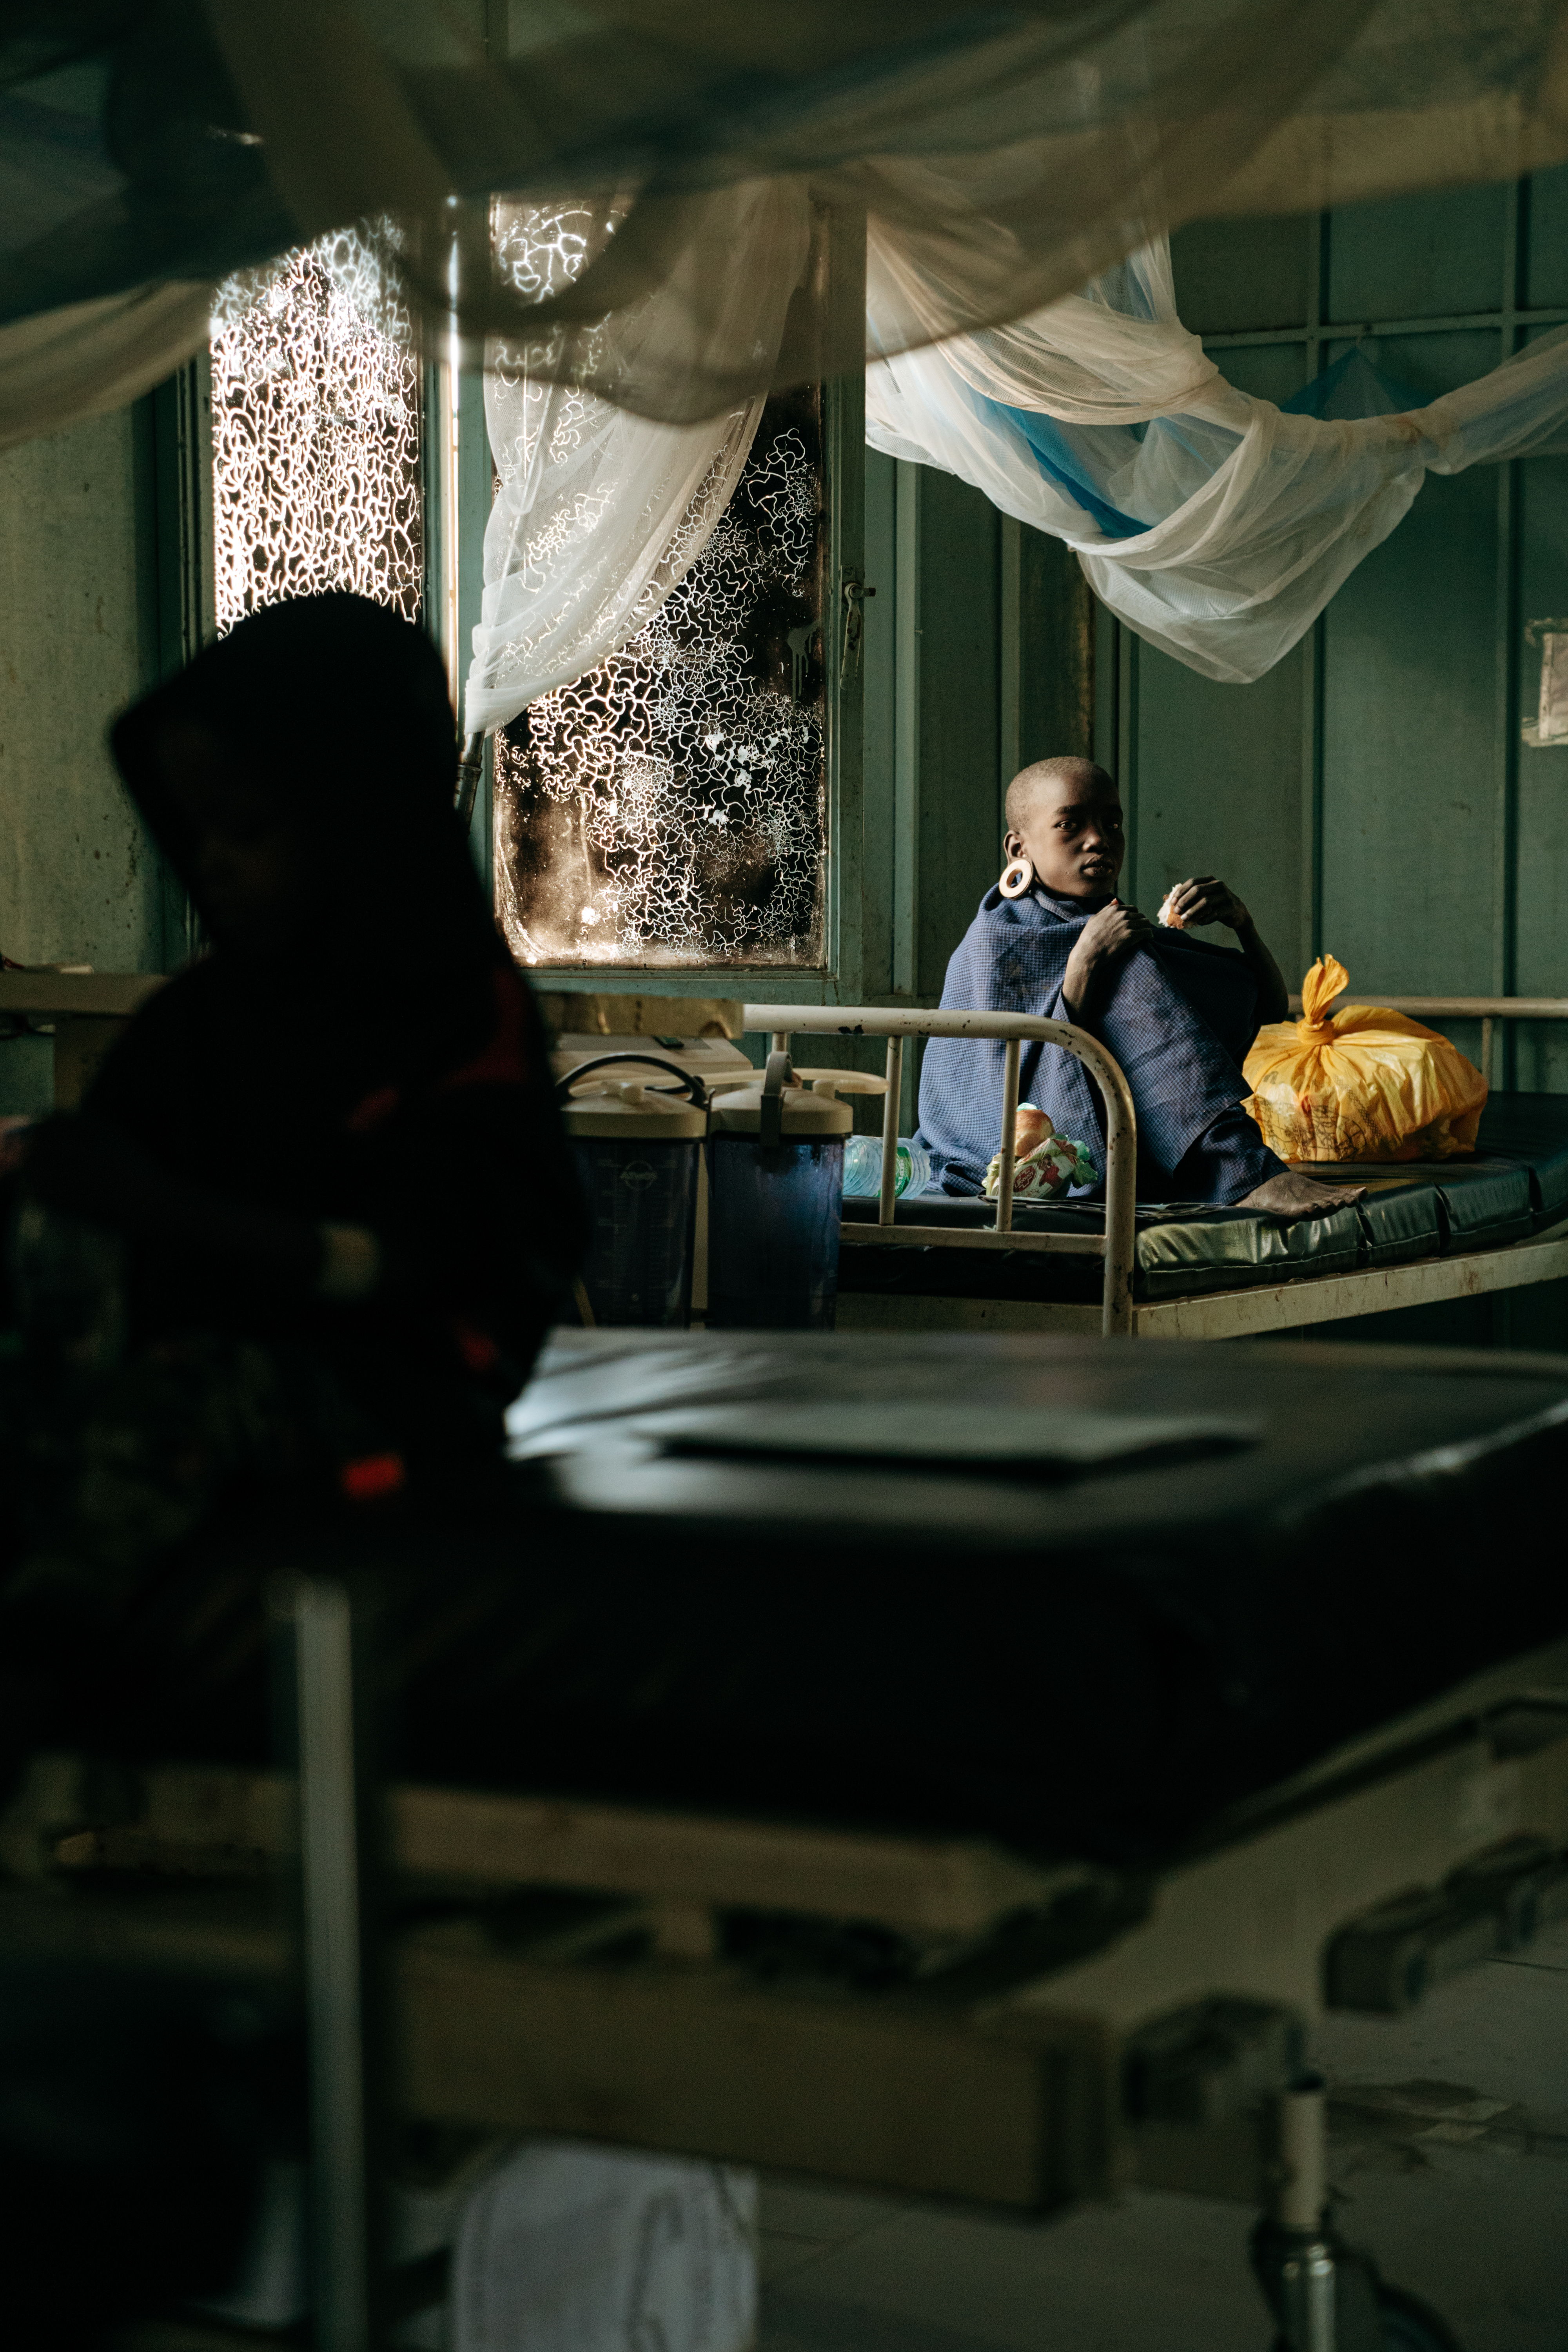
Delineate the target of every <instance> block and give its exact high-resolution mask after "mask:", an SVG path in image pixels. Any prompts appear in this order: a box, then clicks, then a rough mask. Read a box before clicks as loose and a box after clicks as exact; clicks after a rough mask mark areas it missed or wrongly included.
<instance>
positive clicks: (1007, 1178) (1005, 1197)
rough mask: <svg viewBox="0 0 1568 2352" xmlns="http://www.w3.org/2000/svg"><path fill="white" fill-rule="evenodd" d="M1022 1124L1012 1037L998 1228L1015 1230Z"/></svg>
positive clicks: (1006, 1058) (1005, 1073) (1005, 1080)
mask: <svg viewBox="0 0 1568 2352" xmlns="http://www.w3.org/2000/svg"><path fill="white" fill-rule="evenodd" d="M1017 1124H1018V1040H1017V1038H1016V1037H1009V1038H1008V1040H1007V1043H1006V1046H1005V1050H1004V1052H1003V1055H1002V1165H1001V1167H1000V1168H999V1169H998V1170H997V1171H996V1230H997V1232H998V1233H999V1234H1010V1233H1011V1232H1012V1230H1013V1170H1014V1164H1015V1161H1016V1152H1015V1150H1014V1148H1013V1137H1014V1133H1015V1130H1016V1128H1017Z"/></svg>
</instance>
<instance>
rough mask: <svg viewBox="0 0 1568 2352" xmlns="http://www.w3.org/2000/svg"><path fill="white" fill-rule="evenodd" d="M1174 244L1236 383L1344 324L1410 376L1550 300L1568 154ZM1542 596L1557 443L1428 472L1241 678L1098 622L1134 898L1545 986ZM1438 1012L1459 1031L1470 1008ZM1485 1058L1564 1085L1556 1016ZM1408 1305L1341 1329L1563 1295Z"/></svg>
mask: <svg viewBox="0 0 1568 2352" xmlns="http://www.w3.org/2000/svg"><path fill="white" fill-rule="evenodd" d="M1173 257H1174V262H1175V278H1176V294H1177V301H1178V305H1179V307H1180V310H1181V312H1182V316H1183V318H1184V320H1185V322H1186V323H1187V324H1188V325H1189V326H1191V327H1193V328H1194V329H1196V330H1198V331H1200V332H1202V333H1203V334H1204V336H1205V343H1206V345H1207V347H1208V349H1209V350H1210V351H1211V352H1213V354H1214V356H1215V358H1216V360H1217V361H1218V362H1219V364H1220V366H1221V367H1222V368H1223V369H1224V370H1225V372H1226V374H1227V375H1229V376H1230V377H1231V379H1232V380H1233V381H1234V382H1235V383H1238V384H1240V385H1242V386H1243V387H1244V388H1245V389H1247V390H1248V391H1251V392H1256V393H1259V394H1267V395H1268V397H1270V398H1275V399H1279V398H1283V397H1288V396H1289V394H1290V393H1292V392H1293V391H1295V390H1296V389H1297V388H1298V387H1299V386H1300V384H1302V383H1305V382H1306V381H1307V380H1308V379H1309V377H1310V376H1311V375H1313V374H1315V373H1317V372H1318V371H1319V369H1320V368H1321V367H1323V366H1326V365H1327V364H1329V363H1330V362H1331V361H1332V360H1334V359H1335V358H1337V357H1338V356H1339V355H1340V354H1341V352H1343V351H1345V350H1347V349H1349V348H1351V346H1352V342H1353V341H1354V340H1355V339H1356V338H1357V336H1358V335H1360V336H1362V338H1363V349H1364V350H1365V351H1366V352H1367V354H1368V356H1369V357H1371V358H1372V359H1373V361H1374V362H1376V363H1377V364H1378V365H1379V366H1380V367H1382V368H1383V369H1384V371H1385V372H1386V373H1388V374H1389V375H1390V376H1392V377H1394V378H1395V379H1396V380H1397V381H1399V382H1400V383H1405V384H1407V385H1409V386H1410V387H1411V389H1412V391H1413V392H1414V393H1415V394H1418V395H1423V396H1425V397H1426V398H1432V397H1434V396H1436V394H1438V393H1440V392H1443V391H1446V390H1447V389H1448V388H1449V387H1451V386H1453V385H1455V384H1458V383H1466V382H1468V381H1470V380H1472V379H1473V378H1475V377H1477V376H1479V375H1482V374H1484V373H1486V372H1487V371H1488V370H1489V368H1492V367H1495V366H1496V365H1497V363H1498V362H1499V361H1500V359H1501V358H1502V357H1504V356H1505V355H1506V354H1507V353H1508V352H1511V351H1513V350H1516V349H1518V348H1519V347H1520V346H1521V344H1522V343H1524V342H1525V341H1528V340H1529V338H1530V337H1531V334H1533V333H1538V332H1541V331H1544V329H1545V328H1546V327H1548V326H1550V325H1553V324H1556V323H1557V322H1558V321H1560V320H1563V318H1568V310H1565V309H1564V308H1563V305H1564V304H1568V173H1563V172H1556V173H1551V174H1549V175H1545V176H1544V177H1542V179H1540V180H1538V181H1537V182H1535V183H1534V184H1524V185H1522V186H1520V187H1517V188H1514V187H1505V188H1482V189H1476V190H1468V191H1459V192H1453V193H1447V194H1441V195H1435V196H1426V197H1419V198H1415V197H1413V198H1406V199H1404V200H1401V201H1400V202H1397V203H1391V204H1379V205H1363V206H1358V207H1355V208H1353V209H1350V210H1346V211H1344V212H1342V213H1337V214H1333V215H1329V216H1327V217H1323V218H1316V217H1314V218H1310V219H1305V220H1288V221H1260V222H1247V223H1243V224H1239V225H1234V226H1226V225H1205V226H1200V227H1196V228H1193V229H1188V230H1184V231H1183V232H1182V233H1181V234H1180V235H1179V236H1177V237H1176V238H1175V239H1174V240H1173ZM1564 615H1568V457H1541V458H1533V459H1531V460H1530V461H1528V462H1527V463H1524V464H1521V465H1516V466H1510V467H1478V468H1476V469H1475V470H1474V471H1472V472H1470V473H1468V474H1465V475H1460V476H1458V477H1456V478H1452V479H1442V478H1429V479H1428V481H1427V483H1426V486H1425V488H1423V489H1422V491H1421V493H1420V495H1419V497H1418V498H1417V499H1416V500H1415V505H1414V507H1413V508H1412V509H1411V511H1410V513H1409V514H1408V516H1407V517H1406V518H1405V520H1404V521H1403V522H1402V523H1401V524H1400V525H1399V527H1398V528H1397V530H1395V531H1394V533H1393V535H1392V537H1391V538H1389V539H1388V540H1387V541H1385V542H1384V545H1383V546H1382V547H1380V548H1378V549H1376V550H1374V551H1373V553H1372V554H1371V555H1370V556H1369V557H1368V558H1367V559H1366V561H1365V562H1363V564H1362V565H1361V566H1360V568H1359V569H1358V570H1357V571H1356V572H1353V573H1352V576H1351V578H1350V579H1349V580H1348V581H1347V582H1346V583H1345V585H1344V586H1343V587H1342V589H1341V590H1340V592H1339V594H1338V595H1337V596H1336V597H1335V599H1334V601H1333V603H1332V604H1331V605H1330V607H1329V609H1328V611H1327V612H1326V613H1325V614H1324V615H1323V616H1322V618H1321V620H1320V622H1319V623H1318V625H1317V626H1316V627H1315V629H1314V630H1313V631H1312V632H1311V634H1310V636H1309V637H1308V638H1307V639H1306V640H1305V641H1304V642H1303V644H1302V645H1300V646H1299V647H1298V648H1297V649H1296V651H1295V652H1294V653H1293V654H1292V655H1291V656H1289V659H1288V660H1286V661H1285V662H1283V663H1281V664H1280V665H1279V667H1278V668H1276V669H1275V670H1273V671H1271V672H1270V673H1269V675H1268V677H1265V678H1263V679H1261V680H1259V681H1258V684H1256V685H1254V686H1250V687H1229V686H1218V685H1214V684H1211V683H1210V682H1208V681H1207V680H1205V679H1203V678H1200V677H1196V676H1195V675H1194V673H1193V672H1191V671H1189V670H1186V669H1184V667H1182V666H1181V665H1180V664H1179V663H1176V662H1174V661H1173V660H1171V659H1170V658H1169V657H1168V656H1164V655H1162V654H1159V653H1156V652H1154V651H1152V649H1151V648H1150V647H1148V646H1142V645H1139V644H1138V643H1137V642H1136V641H1135V640H1134V639H1132V637H1131V635H1130V633H1128V632H1126V631H1122V630H1120V629H1110V628H1107V629H1106V631H1105V632H1104V636H1105V639H1106V641H1107V643H1108V646H1109V652H1110V662H1111V664H1112V665H1113V667H1114V673H1115V693H1114V711H1115V726H1114V730H1113V740H1114V750H1115V754H1116V758H1117V762H1118V765H1119V767H1120V770H1121V776H1122V780H1123V784H1124V788H1125V789H1126V791H1127V793H1128V796H1129V800H1130V803H1131V808H1132V811H1133V825H1132V859H1131V874H1132V888H1133V892H1134V894H1135V895H1136V897H1137V898H1138V901H1139V903H1140V904H1142V905H1143V906H1144V907H1145V908H1152V907H1153V906H1155V905H1157V904H1158V902H1159V900H1160V898H1162V897H1163V893H1164V891H1165V890H1166V888H1167V887H1169V885H1170V884H1171V883H1172V882H1173V881H1176V880H1179V879H1181V878H1182V877H1184V876H1185V875H1187V874H1190V873H1194V872H1204V871H1208V872H1218V873H1221V874H1223V875H1224V876H1225V877H1226V879H1227V880H1229V881H1230V882H1232V883H1233V884H1234V886H1235V887H1237V889H1238V890H1239V891H1240V892H1241V894H1242V896H1243V897H1244V898H1246V899H1247V901H1248V902H1249V904H1250V905H1251V906H1252V908H1253V909H1254V911H1255V913H1256V914H1257V915H1258V919H1259V921H1260V923H1261V924H1262V926H1263V929H1264V930H1265V932H1266V935H1267V937H1268V940H1269V941H1270V943H1271V944H1272V945H1273V946H1274V948H1275V949H1276V950H1277V952H1278V953H1279V958H1280V961H1281V962H1282V963H1283V964H1284V966H1285V968H1286V970H1287V972H1288V974H1289V977H1290V978H1291V980H1292V982H1298V981H1299V979H1300V974H1301V972H1302V971H1304V969H1305V967H1306V965H1307V964H1308V963H1309V962H1310V960H1311V958H1312V956H1313V955H1314V954H1316V953H1318V952H1320V951H1321V950H1324V949H1327V950H1331V951H1332V952H1333V953H1334V954H1336V955H1337V956H1338V957H1339V958H1340V959H1341V961H1342V962H1343V963H1344V964H1345V966H1346V967H1347V969H1348V970H1349V971H1350V974H1351V981H1352V989H1353V991H1354V992H1355V993H1356V995H1358V996H1361V997H1367V996H1371V997H1373V998H1375V997H1377V996H1379V995H1381V994H1390V995H1400V994H1408V995H1415V994H1423V993H1425V994H1434V995H1436V994H1439V993H1443V994H1448V993H1458V994H1463V993H1470V992H1473V993H1478V994H1482V993H1484V994H1493V993H1498V994H1531V995H1534V994H1541V995H1562V996H1568V922H1565V921H1564V917H1568V749H1558V750H1552V751H1538V750H1534V749H1531V748H1527V747H1526V746H1525V745H1524V744H1523V743H1522V742H1521V722H1522V721H1523V720H1525V719H1532V718H1533V717H1534V715H1535V709H1536V702H1537V697H1538V693H1539V688H1540V654H1539V650H1538V649H1537V647H1536V646H1535V645H1534V644H1532V642H1531V631H1530V626H1529V625H1530V623H1531V621H1532V620H1536V621H1539V620H1540V619H1541V618H1542V617H1544V616H1554V617H1556V616H1564ZM1450 1026H1451V1031H1452V1034H1453V1036H1454V1038H1455V1041H1456V1043H1458V1044H1459V1045H1461V1046H1462V1047H1463V1048H1464V1049H1465V1050H1466V1051H1468V1052H1469V1053H1471V1054H1472V1055H1475V1054H1477V1053H1479V1024H1463V1023H1454V1024H1450ZM1492 1075H1493V1082H1494V1084H1499V1085H1509V1084H1513V1085H1518V1086H1521V1087H1549V1088H1551V1089H1552V1090H1554V1091H1568V1031H1565V1030H1564V1029H1563V1027H1560V1026H1556V1025H1553V1024H1545V1023H1542V1024H1536V1025H1535V1026H1533V1027H1522V1026H1521V1027H1520V1028H1519V1029H1517V1030H1515V1031H1514V1033H1513V1038H1512V1041H1511V1043H1510V1045H1508V1046H1506V1047H1505V1048H1504V1049H1503V1051H1502V1052H1501V1053H1500V1055H1499V1057H1498V1059H1497V1061H1496V1062H1495V1063H1494V1067H1493V1074H1492ZM1405 1319H1406V1318H1374V1319H1373V1320H1372V1321H1369V1323H1368V1325H1367V1327H1366V1335H1367V1336H1369V1337H1373V1338H1379V1339H1394V1338H1397V1337H1405V1338H1412V1339H1414V1338H1426V1339H1433V1338H1438V1337H1441V1338H1446V1339H1479V1338H1484V1337H1487V1336H1489V1334H1490V1333H1492V1332H1497V1333H1499V1334H1505V1333H1506V1335H1507V1336H1510V1338H1511V1339H1513V1340H1514V1342H1515V1343H1516V1344H1527V1343H1536V1344H1539V1343H1542V1342H1543V1341H1546V1340H1550V1341H1551V1343H1552V1344H1568V1318H1565V1316H1564V1312H1563V1302H1562V1301H1561V1300H1559V1299H1556V1298H1554V1297H1548V1296H1546V1295H1544V1294H1541V1293H1537V1294H1532V1295H1529V1296H1526V1295H1519V1296H1516V1297H1515V1298H1514V1299H1513V1300H1512V1302H1511V1303H1510V1302H1508V1301H1501V1302H1499V1303H1498V1304H1497V1305H1496V1306H1495V1307H1494V1306H1493V1304H1492V1302H1490V1301H1477V1302H1473V1303H1471V1304H1470V1305H1468V1306H1466V1307H1455V1308H1452V1309H1447V1310H1442V1315H1441V1318H1440V1317H1439V1315H1438V1311H1437V1310H1432V1311H1429V1312H1426V1314H1424V1315H1423V1317H1421V1318H1416V1319H1415V1321H1414V1322H1412V1323H1411V1324H1410V1326H1409V1328H1408V1329H1406V1328H1405ZM1439 1319H1442V1320H1443V1322H1444V1328H1442V1329H1441V1330H1439V1329H1438V1328H1437V1323H1438V1320H1439ZM1395 1321H1397V1322H1398V1324H1399V1326H1400V1328H1399V1329H1397V1330H1396V1329H1395V1328H1394V1322H1395ZM1342 1328H1343V1327H1335V1331H1336V1332H1337V1331H1340V1330H1342ZM1330 1336H1333V1335H1332V1334H1331V1335H1330Z"/></svg>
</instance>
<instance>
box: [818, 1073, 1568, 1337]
mask: <svg viewBox="0 0 1568 2352" xmlns="http://www.w3.org/2000/svg"><path fill="white" fill-rule="evenodd" d="M1304 1172H1305V1173H1308V1174H1310V1175H1315V1176H1321V1177H1322V1178H1323V1179H1324V1180H1325V1181H1340V1182H1343V1181H1354V1182H1356V1183H1359V1184H1363V1185H1364V1186H1365V1188H1366V1190H1365V1192H1364V1195H1363V1198H1362V1200H1361V1201H1360V1202H1357V1203H1356V1204H1355V1206H1354V1207H1352V1208H1346V1209H1338V1210H1335V1211H1333V1212H1332V1213H1330V1214H1329V1215H1327V1216H1322V1217H1303V1218H1300V1219H1298V1220H1296V1221H1295V1222H1294V1223H1282V1222H1281V1221H1280V1220H1279V1218H1276V1217H1268V1216H1260V1215H1258V1213H1256V1212H1250V1211H1243V1210H1240V1209H1236V1208H1209V1207H1200V1206H1197V1205H1195V1204H1194V1203H1193V1202H1163V1203H1162V1202H1140V1203H1139V1207H1138V1216H1137V1262H1136V1265H1135V1267H1134V1272H1133V1295H1134V1297H1136V1298H1138V1299H1139V1300H1141V1301H1147V1302H1150V1303H1153V1302H1157V1301H1159V1300H1162V1299H1170V1298H1196V1297H1204V1296H1205V1294H1207V1293H1209V1292H1213V1291H1220V1290H1239V1289H1245V1288H1247V1287H1249V1286H1254V1285H1258V1284H1264V1283H1277V1282H1290V1281H1305V1280H1310V1279H1312V1278H1313V1277H1314V1276H1319V1275H1336V1274H1354V1273H1358V1272H1361V1271H1363V1270H1365V1269H1370V1268H1374V1267H1377V1266H1384V1265H1407V1264H1410V1263H1412V1262H1414V1261H1415V1260H1416V1259H1419V1258H1426V1257H1446V1256H1451V1255H1455V1254H1457V1253H1460V1252H1465V1251H1470V1250H1479V1249H1500V1248H1504V1247H1506V1246H1507V1245H1508V1244H1510V1243H1513V1242H1519V1241H1524V1240H1527V1239H1528V1238H1529V1237H1530V1235H1531V1234H1535V1233H1539V1232H1542V1230H1544V1229H1545V1228H1546V1227H1547V1226H1548V1225H1552V1224H1554V1223H1561V1222H1562V1221H1563V1219H1564V1218H1568V1096H1563V1095H1494V1096H1493V1097H1492V1098H1491V1100H1490V1102H1489V1104H1488V1107H1487V1110H1486V1113H1485V1116H1484V1118H1483V1120H1482V1124H1481V1130H1480V1135H1479V1141H1478V1149H1477V1150H1476V1152H1475V1154H1474V1155H1473V1156H1471V1157H1467V1158H1463V1159H1458V1160H1444V1161H1438V1162H1433V1163H1419V1164H1418V1163H1405V1164H1400V1165H1390V1164H1387V1163H1384V1164H1380V1165H1378V1166H1375V1167H1366V1168H1361V1167H1354V1168H1352V1167H1348V1166H1341V1165H1323V1166H1321V1167H1315V1168H1311V1169H1309V1170H1307V1171H1304ZM844 1215H845V1220H846V1222H847V1223H849V1224H851V1225H853V1224H856V1223H873V1224H874V1223H876V1219H877V1203H876V1202H875V1201H869V1200H847V1201H846V1202H845V1203H844ZM895 1217H896V1222H897V1223H898V1224H899V1225H900V1227H910V1228H914V1229H916V1230H918V1229H919V1228H920V1227H921V1226H930V1225H959V1226H969V1227H973V1228H977V1229H984V1228H986V1227H988V1226H991V1225H992V1224H994V1222H995V1203H994V1202H991V1201H976V1200H963V1199H957V1198H949V1197H947V1196H945V1195H942V1194H940V1193H925V1194H921V1195H920V1196H918V1197H917V1198H915V1199H912V1200H904V1201H900V1202H898V1203H897V1207H896V1211H895ZM1013 1223H1014V1229H1015V1231H1016V1232H1017V1233H1018V1234H1035V1233H1063V1234H1072V1233H1076V1234H1097V1235H1098V1234H1100V1233H1102V1232H1103V1231H1104V1204H1103V1202H1099V1201H1074V1202H1048V1203H1047V1202H1018V1203H1016V1204H1015V1208H1014V1215H1013ZM1101 1284H1102V1268H1101V1263H1100V1259H1099V1258H1097V1257H1091V1256H1088V1255H1082V1256H1079V1255H1066V1254H1063V1253H1058V1252H1054V1251H1046V1250H1030V1249H1018V1250H976V1249H964V1248H953V1247H952V1246H950V1245H945V1244H938V1243H932V1244H929V1245H927V1246H925V1247H921V1245H920V1244H918V1243H915V1242H912V1241H911V1242H910V1243H909V1244H905V1245H903V1246H900V1247H899V1248H864V1247H856V1246H855V1245H854V1244H850V1245H849V1246H848V1247H847V1248H846V1249H845V1250H844V1251H843V1253H842V1255H841V1256H840V1259H839V1268H838V1287H839V1289H840V1290H841V1291H843V1292H847V1293H850V1294H859V1295H862V1296H864V1295H866V1294H874V1295H877V1296H882V1297H886V1296H889V1295H893V1296H901V1297H945V1298H1014V1299H1026V1300H1027V1299H1037V1300H1041V1301H1044V1302H1052V1303H1062V1304H1072V1303H1084V1304H1087V1303H1089V1302H1091V1301H1093V1300H1095V1299H1097V1298H1098V1297H1100V1289H1101Z"/></svg>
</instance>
